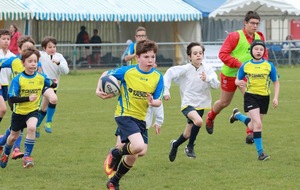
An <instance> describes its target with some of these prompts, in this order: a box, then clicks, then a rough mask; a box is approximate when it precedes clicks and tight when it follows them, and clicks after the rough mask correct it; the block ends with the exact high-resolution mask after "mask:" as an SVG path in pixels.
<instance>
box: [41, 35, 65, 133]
mask: <svg viewBox="0 0 300 190" xmlns="http://www.w3.org/2000/svg"><path fill="white" fill-rule="evenodd" d="M56 44H57V41H56V39H55V38H54V37H52V36H47V37H45V38H44V39H43V40H42V44H41V45H42V48H43V51H41V52H40V53H41V57H40V62H41V64H42V68H43V72H44V73H45V74H46V75H47V77H49V78H50V79H55V80H56V82H57V84H59V81H60V75H61V74H68V73H69V67H68V63H67V61H66V59H65V58H64V56H63V55H62V54H60V53H57V52H56ZM56 91H57V89H55V90H54V91H53V90H47V91H46V92H45V94H44V95H43V96H46V97H49V98H43V100H42V103H41V107H40V110H39V121H38V125H37V127H39V126H40V124H41V123H42V121H43V119H44V117H45V116H46V123H45V131H46V132H47V133H52V118H53V116H54V113H55V110H56V104H57V96H56ZM39 136H40V133H39V128H37V138H38V137H39Z"/></svg>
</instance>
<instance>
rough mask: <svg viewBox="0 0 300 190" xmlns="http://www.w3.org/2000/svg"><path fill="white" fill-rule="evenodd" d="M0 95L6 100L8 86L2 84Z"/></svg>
mask: <svg viewBox="0 0 300 190" xmlns="http://www.w3.org/2000/svg"><path fill="white" fill-rule="evenodd" d="M0 96H2V97H3V99H4V101H7V98H8V86H2V87H1V88H0Z"/></svg>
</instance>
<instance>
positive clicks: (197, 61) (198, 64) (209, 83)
mask: <svg viewBox="0 0 300 190" xmlns="http://www.w3.org/2000/svg"><path fill="white" fill-rule="evenodd" d="M204 51H205V48H204V46H203V45H201V44H199V43H195V42H192V43H190V44H189V45H188V47H187V55H188V58H189V61H190V62H189V63H187V64H186V65H180V66H173V67H171V68H169V69H168V70H167V71H166V73H165V75H164V82H165V83H164V85H165V90H164V99H165V100H166V101H167V100H169V99H170V91H169V89H170V87H171V83H172V81H173V82H178V83H179V88H180V95H181V111H182V113H183V115H184V116H185V117H186V118H187V125H186V128H185V130H184V132H183V133H182V134H181V135H180V136H179V138H178V139H177V140H171V151H170V154H169V160H170V161H171V162H173V161H174V160H175V158H176V154H177V150H178V147H179V146H180V145H181V144H183V143H184V142H185V141H186V140H187V139H189V143H188V145H187V146H186V147H185V153H186V155H187V156H188V157H190V158H196V155H195V153H194V142H195V140H196V137H197V135H198V133H199V130H200V128H201V126H202V123H203V119H202V116H203V113H204V109H210V107H211V101H212V98H211V93H210V89H211V88H214V89H216V88H218V87H219V85H220V82H219V81H218V77H217V74H216V73H215V71H214V69H213V68H212V67H211V66H210V65H208V64H203V63H202V61H203V58H204Z"/></svg>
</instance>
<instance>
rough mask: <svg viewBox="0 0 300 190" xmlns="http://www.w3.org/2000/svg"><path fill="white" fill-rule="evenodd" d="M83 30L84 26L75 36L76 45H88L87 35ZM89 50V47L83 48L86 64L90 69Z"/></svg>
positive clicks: (88, 38)
mask: <svg viewBox="0 0 300 190" xmlns="http://www.w3.org/2000/svg"><path fill="white" fill-rule="evenodd" d="M85 29H86V27H85V26H81V27H80V32H79V33H78V34H77V38H76V44H88V43H90V37H89V34H88V33H87V31H85ZM79 49H80V56H81V47H79ZM89 49H90V47H89V46H85V57H86V60H87V62H88V65H89V68H91V59H90V52H89Z"/></svg>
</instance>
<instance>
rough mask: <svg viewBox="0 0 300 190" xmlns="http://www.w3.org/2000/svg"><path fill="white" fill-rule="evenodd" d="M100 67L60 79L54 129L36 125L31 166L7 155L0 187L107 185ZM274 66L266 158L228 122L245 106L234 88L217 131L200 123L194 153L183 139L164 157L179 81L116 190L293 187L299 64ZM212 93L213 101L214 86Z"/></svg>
mask: <svg viewBox="0 0 300 190" xmlns="http://www.w3.org/2000/svg"><path fill="white" fill-rule="evenodd" d="M164 70H165V68H162V71H164ZM102 71H103V70H102ZM102 71H100V70H98V71H96V70H93V71H90V70H88V71H77V72H75V73H72V74H70V75H68V76H63V77H62V78H61V84H60V89H59V91H58V98H59V104H58V106H57V112H56V115H55V117H54V131H53V133H52V134H46V133H45V132H44V131H41V132H42V133H41V137H40V138H39V139H37V141H36V145H35V148H34V151H33V154H32V156H33V158H34V159H35V167H34V168H32V169H24V168H23V167H22V161H21V160H16V161H15V160H11V159H10V160H9V163H8V166H7V167H6V168H5V169H1V168H0V189H1V190H6V189H7V190H11V189H14V190H22V189H33V190H43V189H44V190H54V189H55V190H58V189H59V190H61V189H62V190H89V189H106V188H105V183H106V180H107V177H106V175H105V174H104V172H103V169H102V168H103V167H102V165H103V161H104V159H105V157H106V154H107V151H108V150H109V148H110V147H112V146H113V145H114V144H115V137H114V135H113V134H114V130H115V128H116V124H115V121H114V118H113V113H114V109H115V105H116V99H111V100H101V99H99V98H97V97H96V95H95V87H96V84H97V81H98V78H99V76H100V74H101V72H102ZM278 71H279V74H280V77H281V78H280V84H281V92H280V98H279V107H278V108H277V109H274V108H273V107H271V106H270V109H269V113H268V115H266V116H265V118H264V121H263V126H264V127H263V140H264V148H265V151H266V153H268V154H269V155H270V156H271V159H270V160H269V161H266V162H260V161H258V160H257V155H256V150H255V146H254V145H247V144H246V143H245V127H244V126H243V124H241V123H238V122H236V123H234V124H232V125H230V124H229V122H228V118H229V115H230V114H231V110H232V109H233V108H234V107H239V108H241V109H242V104H243V103H242V96H241V93H239V92H237V93H236V96H235V99H234V101H233V102H232V104H231V105H230V106H229V107H228V108H226V109H225V110H223V112H221V114H220V115H219V116H218V117H217V120H216V122H215V131H214V134H213V135H208V134H207V132H206V130H205V127H203V129H201V131H200V133H199V136H198V138H197V141H196V146H195V152H196V154H197V159H195V160H193V159H189V158H187V157H186V156H185V154H184V152H183V148H184V146H185V144H184V145H182V146H181V147H179V151H178V155H177V158H176V161H175V162H173V163H171V162H169V160H168V154H169V142H170V140H171V139H177V138H178V136H179V135H180V134H181V133H182V132H183V129H184V127H185V122H186V119H185V118H184V116H183V115H182V113H181V112H180V97H179V91H178V86H176V85H173V86H172V88H171V95H172V99H171V100H170V101H168V102H165V103H164V107H165V122H164V125H163V128H162V131H161V134H160V135H155V134H154V130H153V129H151V130H150V131H149V136H150V137H149V138H150V142H149V149H148V153H147V155H146V156H145V157H142V158H140V159H139V160H138V161H137V163H136V165H135V166H134V167H133V169H132V170H131V171H130V172H129V173H128V174H127V175H126V176H124V178H123V179H122V180H121V183H120V185H121V189H122V190H126V189H128V190H129V189H130V190H140V189H146V190H148V189H149V190H164V189H169V190H198V189H224V190H225V189H226V190H227V189H230V190H232V189H236V190H240V189H247V190H248V189H270V190H277V189H278V190H279V189H280V190H281V189H298V188H299V178H300V172H299V167H300V149H299V147H298V144H299V143H300V140H299V139H300V138H299V132H300V130H299V123H300V122H299V120H300V119H299V112H298V111H299V110H298V108H299V106H298V105H299V102H300V98H299V96H298V95H299V94H300V88H299V87H298V84H299V83H300V79H299V78H298V76H299V73H300V68H298V67H294V68H287V67H280V68H278ZM212 92H213V101H215V100H216V99H217V98H218V97H219V90H213V91H212ZM9 120H10V113H7V115H6V116H5V118H4V119H3V121H2V123H1V126H0V133H4V131H5V130H6V127H7V126H8V125H9ZM22 144H23V143H22ZM22 146H23V145H22ZM22 149H23V147H22Z"/></svg>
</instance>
